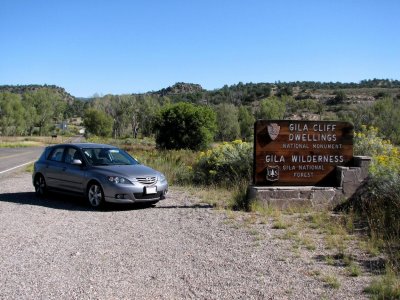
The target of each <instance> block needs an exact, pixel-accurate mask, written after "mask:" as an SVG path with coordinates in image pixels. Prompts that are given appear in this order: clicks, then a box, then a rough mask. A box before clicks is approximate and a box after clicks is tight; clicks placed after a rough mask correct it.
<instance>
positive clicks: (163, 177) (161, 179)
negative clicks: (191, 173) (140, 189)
mask: <svg viewBox="0 0 400 300" xmlns="http://www.w3.org/2000/svg"><path fill="white" fill-rule="evenodd" d="M158 177H159V178H160V181H161V182H163V181H166V180H167V179H166V178H165V175H164V174H162V173H160V174H159V175H158Z"/></svg>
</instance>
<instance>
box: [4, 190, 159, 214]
mask: <svg viewBox="0 0 400 300" xmlns="http://www.w3.org/2000/svg"><path fill="white" fill-rule="evenodd" d="M0 202H10V203H16V204H20V205H35V206H43V207H48V208H52V209H61V210H70V211H93V212H108V211H128V210H140V209H145V208H150V207H154V206H152V205H149V204H147V205H146V204H139V203H137V204H113V203H107V204H106V206H105V207H104V208H102V209H101V210H100V211H98V210H95V209H93V208H91V207H90V206H89V204H87V203H86V199H84V198H83V197H79V196H75V195H73V196H71V195H64V194H53V193H49V194H48V195H47V196H46V197H44V198H40V197H37V196H36V195H35V193H33V192H25V193H5V194H0Z"/></svg>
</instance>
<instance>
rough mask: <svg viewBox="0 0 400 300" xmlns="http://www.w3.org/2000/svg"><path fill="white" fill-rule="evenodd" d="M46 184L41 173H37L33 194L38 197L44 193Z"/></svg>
mask: <svg viewBox="0 0 400 300" xmlns="http://www.w3.org/2000/svg"><path fill="white" fill-rule="evenodd" d="M46 191H47V185H46V180H45V179H44V177H43V175H37V176H36V178H35V194H36V195H37V196H39V197H43V196H45V195H46Z"/></svg>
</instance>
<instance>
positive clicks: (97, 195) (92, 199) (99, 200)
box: [87, 182, 104, 209]
mask: <svg viewBox="0 0 400 300" xmlns="http://www.w3.org/2000/svg"><path fill="white" fill-rule="evenodd" d="M87 200H88V202H89V204H90V206H91V207H93V208H96V209H99V208H101V207H103V206H104V193H103V189H102V188H101V186H100V185H99V184H98V183H97V182H93V183H91V184H90V185H89V188H88V190H87Z"/></svg>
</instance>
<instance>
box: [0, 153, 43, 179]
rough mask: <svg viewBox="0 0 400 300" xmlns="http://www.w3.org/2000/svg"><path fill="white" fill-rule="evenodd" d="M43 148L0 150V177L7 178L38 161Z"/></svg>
mask: <svg viewBox="0 0 400 300" xmlns="http://www.w3.org/2000/svg"><path fill="white" fill-rule="evenodd" d="M43 149H44V148H43V147H27V148H0V176H7V175H8V174H10V173H12V172H15V171H16V170H18V169H20V168H22V167H24V166H26V165H28V164H29V163H31V162H34V161H35V160H37V159H38V158H39V156H40V154H41V153H42V152H43Z"/></svg>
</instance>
